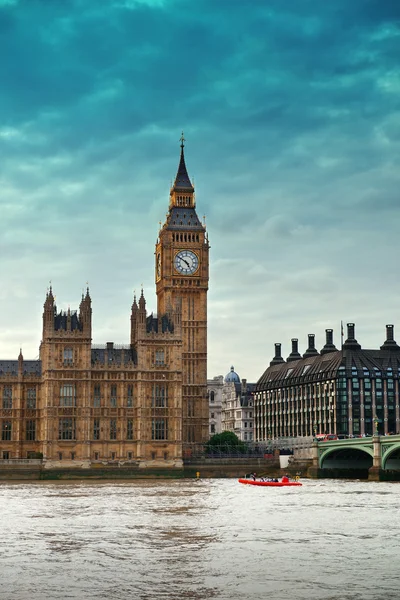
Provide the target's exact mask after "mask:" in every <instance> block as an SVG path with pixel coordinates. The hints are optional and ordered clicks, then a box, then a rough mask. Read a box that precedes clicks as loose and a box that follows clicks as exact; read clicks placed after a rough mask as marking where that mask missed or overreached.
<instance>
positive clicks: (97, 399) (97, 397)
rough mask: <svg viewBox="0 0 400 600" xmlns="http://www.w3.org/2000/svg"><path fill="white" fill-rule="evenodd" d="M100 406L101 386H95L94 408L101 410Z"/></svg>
mask: <svg viewBox="0 0 400 600" xmlns="http://www.w3.org/2000/svg"><path fill="white" fill-rule="evenodd" d="M100 404H101V392H100V386H99V385H95V386H94V391H93V406H94V408H99V407H100Z"/></svg>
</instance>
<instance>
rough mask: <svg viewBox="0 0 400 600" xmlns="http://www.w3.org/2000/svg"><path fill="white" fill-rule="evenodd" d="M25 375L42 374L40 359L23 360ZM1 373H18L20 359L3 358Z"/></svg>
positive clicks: (0, 365) (0, 363) (0, 367)
mask: <svg viewBox="0 0 400 600" xmlns="http://www.w3.org/2000/svg"><path fill="white" fill-rule="evenodd" d="M22 364H23V374H24V375H38V376H40V375H41V374H42V362H41V361H40V360H24V361H23V363H22ZM0 375H18V360H1V361H0Z"/></svg>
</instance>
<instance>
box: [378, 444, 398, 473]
mask: <svg viewBox="0 0 400 600" xmlns="http://www.w3.org/2000/svg"><path fill="white" fill-rule="evenodd" d="M382 469H385V470H388V471H400V443H395V444H390V445H388V446H386V447H385V446H383V447H382Z"/></svg>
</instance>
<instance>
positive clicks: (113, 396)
mask: <svg viewBox="0 0 400 600" xmlns="http://www.w3.org/2000/svg"><path fill="white" fill-rule="evenodd" d="M110 406H111V408H116V407H117V386H116V385H112V386H111V393H110Z"/></svg>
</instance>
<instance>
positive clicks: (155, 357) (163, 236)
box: [0, 138, 209, 467]
mask: <svg viewBox="0 0 400 600" xmlns="http://www.w3.org/2000/svg"><path fill="white" fill-rule="evenodd" d="M208 251H209V244H208V238H207V233H206V229H205V226H204V224H203V223H201V222H200V220H199V219H198V217H197V214H196V205H195V193H194V187H193V185H192V183H191V181H190V179H189V176H188V174H187V170H186V165H185V158H184V146H183V138H182V143H181V156H180V163H179V167H178V173H177V176H176V178H175V182H174V184H173V186H172V188H171V190H170V203H169V211H168V213H167V219H166V222H165V223H164V225H163V226H162V227H161V229H160V231H159V236H158V239H157V242H156V252H155V257H156V264H155V279H156V292H157V316H154V315H148V314H147V311H146V300H145V298H144V295H143V291H142V293H141V296H140V298H139V299H138V301H137V300H136V298H134V300H133V305H132V307H131V315H130V343H128V344H126V345H125V346H116V345H115V344H114V343H112V342H108V343H106V344H104V345H103V346H93V345H92V341H91V340H92V308H91V297H90V293H89V289H87V292H86V295H83V296H82V300H81V302H80V306H79V310H77V311H70V310H68V311H67V312H63V311H58V310H57V306H56V303H55V299H54V296H53V291H52V289H51V288H50V290H49V291H48V293H47V295H46V300H45V303H44V311H43V332H42V341H41V344H40V352H39V360H37V361H32V360H24V357H23V355H22V352H21V353H20V355H19V357H18V360H2V361H0V436H1V437H0V459H3V460H7V459H15V458H21V459H22V458H24V459H27V458H34V457H37V456H39V455H42V456H43V459H44V461H45V464H46V466H48V467H52V466H82V467H85V466H86V467H88V466H91V465H92V466H93V465H95V464H96V463H99V464H101V463H105V462H106V463H109V462H112V463H115V462H117V463H118V462H119V463H130V462H132V463H133V464H136V465H138V466H158V465H160V464H161V465H163V466H170V467H179V466H181V465H182V458H183V456H184V454H185V450H186V448H187V447H189V446H190V444H193V443H196V444H198V443H202V442H204V441H206V440H207V439H208V402H207V376H206V365H207V290H208V272H209V263H208ZM127 316H128V315H127Z"/></svg>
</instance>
